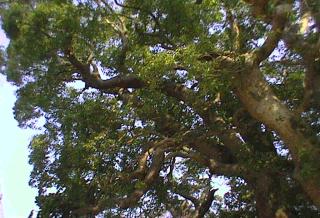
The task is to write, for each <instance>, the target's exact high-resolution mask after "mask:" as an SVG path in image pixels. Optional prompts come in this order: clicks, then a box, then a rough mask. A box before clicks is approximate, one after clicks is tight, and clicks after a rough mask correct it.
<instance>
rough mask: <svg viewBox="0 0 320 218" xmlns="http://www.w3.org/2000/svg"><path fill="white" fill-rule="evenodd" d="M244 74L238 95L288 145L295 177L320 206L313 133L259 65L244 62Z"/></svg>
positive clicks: (240, 80)
mask: <svg viewBox="0 0 320 218" xmlns="http://www.w3.org/2000/svg"><path fill="white" fill-rule="evenodd" d="M246 69H247V70H246V71H245V73H244V72H243V73H241V74H240V76H239V77H238V79H239V80H238V82H237V84H236V86H237V95H238V96H239V98H240V100H241V102H242V103H243V105H244V107H245V108H246V109H247V111H248V112H249V113H250V114H251V116H252V117H254V118H255V119H257V120H260V121H261V122H263V123H264V124H266V125H267V126H268V127H270V128H271V129H273V130H275V131H276V132H277V133H278V134H279V136H280V137H281V139H282V140H283V141H284V143H285V144H286V145H287V146H288V149H289V151H290V154H291V156H292V159H293V161H294V163H295V178H296V179H297V180H298V181H299V182H300V183H301V185H302V187H303V189H304V191H305V192H306V193H307V195H308V196H309V197H310V198H311V199H312V201H313V202H314V204H315V205H317V206H318V207H320V182H319V178H320V175H319V174H320V172H319V169H320V164H319V161H317V160H319V157H320V155H319V154H320V151H319V148H317V146H319V142H318V140H317V138H316V135H314V134H312V131H311V130H310V129H309V128H308V126H307V125H305V124H304V123H303V122H302V121H301V118H300V115H296V114H295V113H294V112H292V111H290V110H289V109H288V108H287V106H286V105H285V104H283V103H282V102H281V101H280V100H279V99H278V98H277V96H276V95H275V94H274V93H273V91H272V89H271V87H270V86H269V85H268V83H267V82H266V80H265V79H264V78H263V75H262V73H261V71H260V69H259V67H258V66H253V64H248V65H247V68H246Z"/></svg>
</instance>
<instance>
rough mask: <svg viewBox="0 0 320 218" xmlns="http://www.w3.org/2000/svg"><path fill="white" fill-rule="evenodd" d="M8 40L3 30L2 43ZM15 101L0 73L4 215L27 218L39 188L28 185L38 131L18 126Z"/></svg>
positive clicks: (0, 168) (0, 183)
mask: <svg viewBox="0 0 320 218" xmlns="http://www.w3.org/2000/svg"><path fill="white" fill-rule="evenodd" d="M7 43H8V40H7V39H6V38H5V35H4V33H3V32H2V31H0V44H1V45H6V44H7ZM15 100H16V98H15V88H14V87H13V86H12V85H10V84H9V83H8V82H6V79H5V77H4V76H3V75H0V139H1V140H0V187H1V188H0V189H1V192H2V194H3V202H2V203H3V207H4V215H5V218H26V217H28V215H29V213H30V211H31V210H32V209H36V206H35V203H34V198H35V195H36V189H32V188H31V187H29V185H28V181H29V174H30V171H31V166H30V165H29V164H28V154H29V151H28V144H29V142H30V139H31V137H32V135H34V134H35V133H36V132H35V131H32V130H26V129H20V128H19V127H18V126H17V125H18V124H17V121H16V120H15V119H14V116H13V111H12V107H13V105H14V102H15Z"/></svg>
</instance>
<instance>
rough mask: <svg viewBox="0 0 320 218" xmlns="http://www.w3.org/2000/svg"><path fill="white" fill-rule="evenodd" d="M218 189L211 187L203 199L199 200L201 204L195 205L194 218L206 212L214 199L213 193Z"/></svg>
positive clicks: (200, 216) (198, 217)
mask: <svg viewBox="0 0 320 218" xmlns="http://www.w3.org/2000/svg"><path fill="white" fill-rule="evenodd" d="M217 190H218V189H211V190H209V192H208V193H207V194H206V196H205V200H204V201H203V202H201V204H200V205H199V206H198V207H196V212H195V216H194V217H196V218H202V217H204V215H205V214H206V213H207V212H208V210H209V209H210V207H211V204H212V201H213V200H214V193H215V192H216V191H217Z"/></svg>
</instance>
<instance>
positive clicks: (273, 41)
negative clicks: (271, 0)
mask: <svg viewBox="0 0 320 218" xmlns="http://www.w3.org/2000/svg"><path fill="white" fill-rule="evenodd" d="M290 11H291V5H290V4H288V3H282V4H280V5H278V6H276V9H275V13H274V16H273V19H272V28H271V32H270V33H269V35H268V37H267V38H266V40H265V42H264V44H263V45H262V46H261V47H260V48H259V49H257V50H256V51H254V53H253V56H254V60H253V62H254V63H255V64H257V65H259V64H260V62H261V61H263V60H265V59H266V58H268V57H269V56H270V54H271V53H272V52H273V51H274V49H275V48H276V47H277V45H278V42H279V40H280V39H281V36H282V33H283V30H284V27H285V24H286V22H287V16H288V14H289V12H290Z"/></svg>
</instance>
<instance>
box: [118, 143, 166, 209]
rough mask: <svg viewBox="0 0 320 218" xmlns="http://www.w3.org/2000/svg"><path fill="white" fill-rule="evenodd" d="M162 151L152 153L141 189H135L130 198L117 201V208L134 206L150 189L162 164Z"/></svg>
mask: <svg viewBox="0 0 320 218" xmlns="http://www.w3.org/2000/svg"><path fill="white" fill-rule="evenodd" d="M164 158H165V155H164V151H163V150H162V148H158V149H156V150H155V151H154V156H153V161H152V164H151V166H150V169H149V171H148V173H147V175H146V177H145V178H144V180H143V184H144V185H143V187H140V188H137V189H136V190H135V191H134V192H133V193H132V194H131V195H130V196H128V197H127V198H124V199H120V200H119V203H118V205H119V207H120V208H122V209H126V208H129V207H132V206H134V205H135V204H136V203H137V202H138V201H139V199H140V198H141V197H142V196H143V195H144V193H145V192H146V191H147V190H148V189H149V188H150V186H151V185H152V184H153V183H154V182H155V181H156V180H157V178H158V176H159V173H160V170H161V167H162V164H163V162H164Z"/></svg>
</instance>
